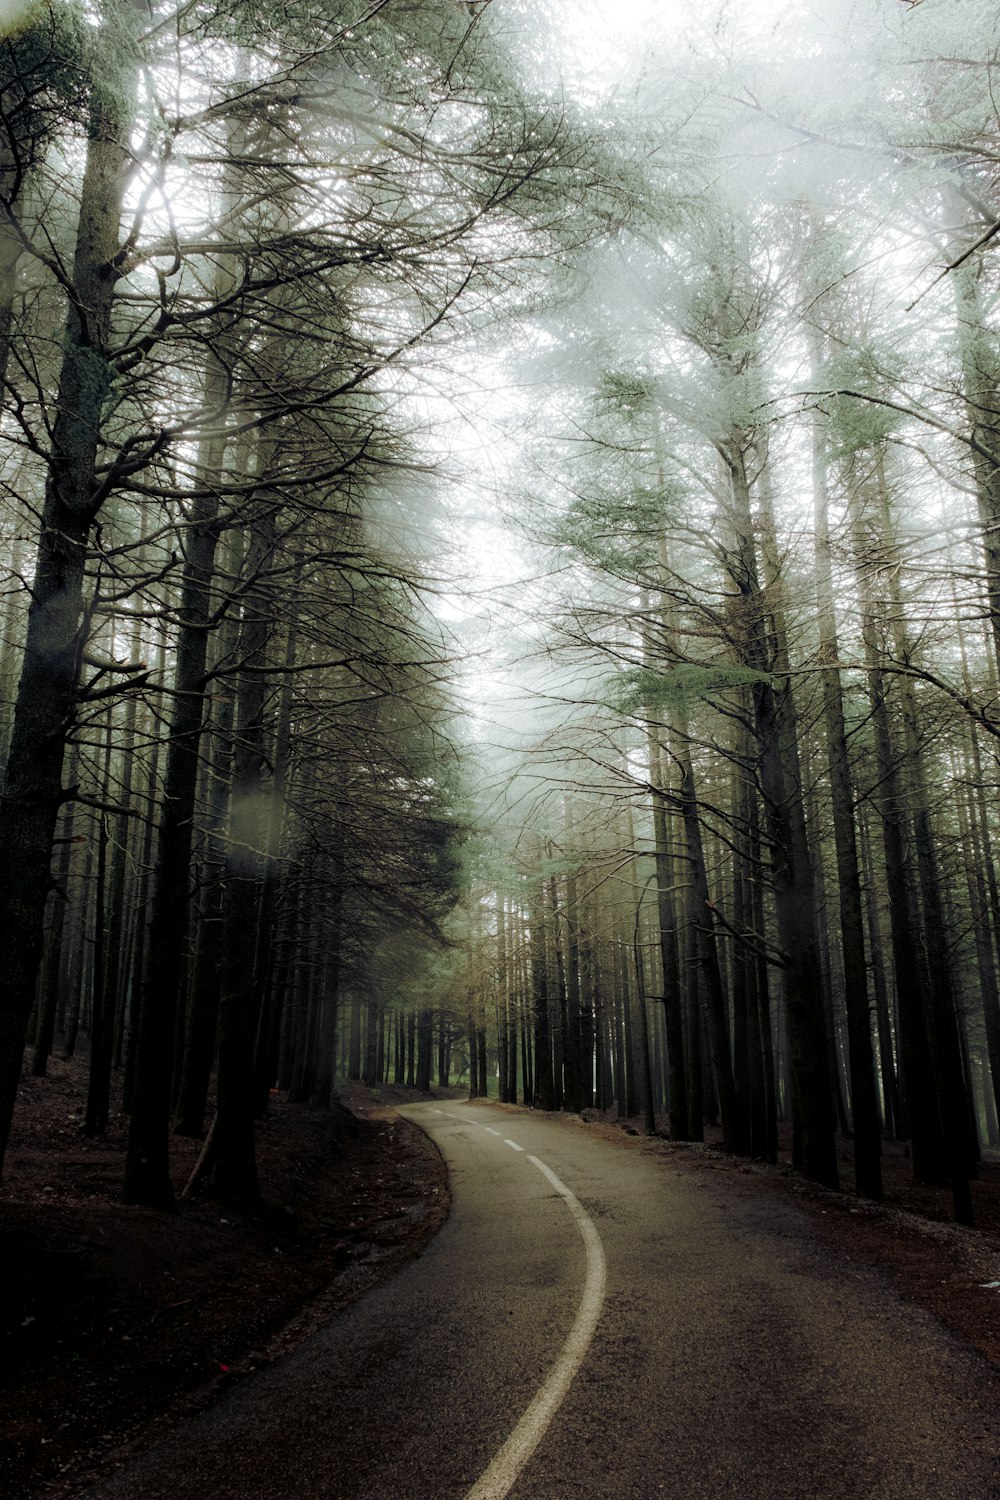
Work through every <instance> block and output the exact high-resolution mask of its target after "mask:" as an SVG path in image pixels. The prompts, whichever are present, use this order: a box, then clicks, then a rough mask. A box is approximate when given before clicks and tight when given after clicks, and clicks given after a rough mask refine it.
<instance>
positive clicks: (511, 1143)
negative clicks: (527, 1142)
mask: <svg viewBox="0 0 1000 1500" xmlns="http://www.w3.org/2000/svg"><path fill="white" fill-rule="evenodd" d="M503 1143H504V1145H505V1146H509V1147H510V1148H511V1150H512V1151H523V1150H524V1147H523V1146H519V1145H518V1144H517V1142H516V1141H509V1140H508V1139H507V1137H506V1136H504V1138H503Z"/></svg>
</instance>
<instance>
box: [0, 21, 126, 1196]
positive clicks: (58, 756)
mask: <svg viewBox="0 0 1000 1500" xmlns="http://www.w3.org/2000/svg"><path fill="white" fill-rule="evenodd" d="M146 15H147V11H146V7H145V6H144V5H143V4H141V3H139V0H108V3H107V4H106V5H105V8H104V18H103V20H102V23H101V28H100V31H99V33H98V35H97V37H96V38H95V48H96V54H97V56H99V57H100V58H101V86H100V87H99V88H95V89H94V90H93V95H92V102H91V117H90V122H89V128H88V138H87V154H86V161H85V164H84V172H83V183H82V186H81V190H80V211H79V218H78V222H77V234H76V247H75V252H74V256H73V275H72V284H71V289H70V304H69V312H68V316H67V322H66V329H65V333H64V338H63V357H62V366H61V369H60V374H59V389H58V393H57V396H56V399H55V403H54V408H53V409H54V412H55V416H54V419H53V426H52V442H51V450H50V453H49V458H48V472H47V477H46V485H45V502H44V508H43V513H42V525H41V532H40V535H39V539H38V550H37V554H36V558H35V568H34V578H33V582H32V589H31V605H30V608H29V611H28V627H27V636H26V640H25V651H24V664H23V667H22V671H21V680H20V683H19V685H18V692H17V702H16V705H15V710H14V726H13V733H12V737H11V745H10V754H9V756H8V760H7V771H6V779H5V784H4V794H3V800H2V802H0V864H2V866H3V869H4V870H5V871H6V878H5V879H4V881H3V882H2V883H0V932H2V933H3V935H4V969H3V987H2V990H0V1168H2V1165H3V1157H4V1153H5V1151H6V1147H7V1142H8V1139H9V1137H10V1127H11V1119H12V1116H13V1110H14V1098H15V1095H16V1093H17V1086H18V1080H19V1078H20V1074H21V1063H22V1058H23V1053H24V1043H25V1033H26V1028H27V1023H28V1016H29V1014H30V1011H31V1007H32V1003H33V1001H34V995H35V981H36V976H37V972H38V963H39V959H40V957H41V950H42V939H43V934H44V925H45V904H46V900H47V897H48V891H49V878H50V876H49V868H50V861H51V856H52V841H53V837H54V835H55V827H56V818H57V816H58V812H59V806H60V802H61V799H62V766H63V754H64V749H65V745H66V739H67V735H68V733H69V730H70V728H71V726H72V723H73V720H74V716H75V712H76V706H77V677H78V665H79V660H80V653H81V649H82V645H83V636H82V629H81V621H82V618H83V609H84V564H85V560H86V551H87V543H88V540H89V536H90V528H91V525H92V523H93V520H94V517H95V515H96V513H97V510H98V508H99V505H100V501H101V494H100V487H99V485H98V481H97V460H98V449H99V445H100V441H101V430H102V423H103V418H104V404H105V400H106V398H107V396H108V393H109V391H110V389H111V382H112V378H113V374H114V371H113V366H112V361H111V358H110V356H109V347H110V338H111V322H112V311H113V307H114V298H115V288H116V285H117V281H118V277H119V274H120V261H119V251H120V248H121V246H120V226H121V220H122V210H123V205H124V200H125V192H126V187H127V183H128V179H129V175H130V172H131V169H132V153H131V148H130V137H131V134H132V128H133V124H134V122H135V116H136V101H137V85H138V75H139V48H138V37H139V33H140V27H141V26H142V24H143V22H144V20H145V18H146Z"/></svg>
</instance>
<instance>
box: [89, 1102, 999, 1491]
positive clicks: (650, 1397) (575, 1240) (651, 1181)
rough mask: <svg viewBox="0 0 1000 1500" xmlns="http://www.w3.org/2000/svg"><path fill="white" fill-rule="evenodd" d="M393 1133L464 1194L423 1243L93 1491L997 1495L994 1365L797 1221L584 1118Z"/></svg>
mask: <svg viewBox="0 0 1000 1500" xmlns="http://www.w3.org/2000/svg"><path fill="white" fill-rule="evenodd" d="M403 1113H404V1114H405V1115H407V1116H408V1117H409V1118H410V1119H413V1120H415V1121H417V1122H418V1123H419V1124H420V1125H422V1126H423V1128H424V1129H426V1130H427V1131H428V1132H429V1133H430V1134H431V1135H432V1136H433V1138H434V1140H435V1141H436V1142H437V1144H438V1146H439V1147H440V1148H441V1150H442V1152H443V1153H444V1156H445V1158H446V1160H447V1162H448V1167H449V1170H450V1173H451V1181H452V1191H453V1209H452V1213H451V1216H450V1218H449V1220H448V1222H447V1224H446V1225H445V1227H444V1228H443V1230H442V1231H441V1233H440V1234H439V1235H438V1236H437V1238H436V1239H435V1240H434V1241H433V1242H432V1244H431V1245H430V1246H429V1248H428V1249H427V1250H426V1251H425V1252H424V1254H423V1255H421V1256H420V1257H419V1258H418V1259H416V1260H414V1261H412V1262H410V1263H409V1264H408V1265H407V1266H406V1267H404V1269H403V1270H402V1271H401V1272H399V1274H398V1275H396V1276H394V1277H393V1278H392V1279H391V1280H389V1281H388V1282H386V1283H384V1284H383V1285H382V1286H381V1287H379V1288H377V1289H376V1290H375V1291H373V1292H371V1293H370V1294H369V1295H367V1296H366V1297H364V1298H363V1299H362V1300H361V1301H360V1302H358V1303H356V1304H355V1305H354V1306H352V1307H350V1308H348V1309H347V1310H346V1311H344V1312H342V1313H341V1314H339V1315H338V1316H337V1317H336V1318H335V1319H334V1320H333V1322H332V1323H331V1324H330V1325H329V1326H328V1327H327V1328H325V1329H322V1330H320V1331H319V1332H317V1333H315V1334H313V1335H312V1336H310V1337H309V1338H308V1339H307V1340H305V1341H304V1342H303V1343H302V1344H301V1345H299V1346H298V1348H296V1349H295V1351H294V1352H293V1353H291V1354H290V1355H288V1356H287V1357H286V1358H284V1359H282V1360H280V1361H279V1362H277V1363H276V1364H274V1365H272V1366H271V1367H270V1368H269V1369H267V1370H265V1371H263V1372H261V1373H260V1374H259V1375H256V1376H254V1377H252V1378H250V1379H248V1380H246V1381H245V1382H243V1383H241V1384H240V1385H238V1386H236V1387H234V1388H233V1389H232V1390H231V1391H229V1392H228V1393H227V1394H226V1395H225V1396H224V1397H222V1398H221V1399H220V1401H219V1402H218V1403H217V1404H216V1405H214V1406H213V1407H212V1409H211V1410H209V1411H206V1412H204V1413H202V1414H201V1415H200V1416H198V1417H197V1418H196V1419H194V1420H192V1421H189V1422H186V1423H184V1424H182V1425H181V1426H179V1427H178V1428H176V1429H175V1430H174V1431H173V1432H172V1433H170V1434H169V1435H167V1436H166V1437H165V1438H163V1439H162V1440H161V1441H159V1442H158V1443H157V1445H156V1446H155V1447H153V1448H151V1449H150V1450H149V1451H148V1452H147V1453H145V1454H144V1455H142V1456H141V1457H140V1458H137V1459H135V1460H133V1461H132V1462H131V1463H130V1464H129V1465H128V1466H127V1467H126V1468H124V1469H122V1470H121V1471H119V1473H118V1474H117V1475H116V1476H115V1477H114V1478H113V1479H111V1480H109V1481H106V1482H104V1483H102V1484H100V1485H99V1486H97V1487H96V1489H93V1490H90V1491H88V1492H87V1493H88V1495H89V1496H91V1497H94V1500H97V1497H99V1500H237V1497H239V1500H265V1497H267V1500H486V1497H487V1496H488V1497H490V1500H493V1497H494V1496H496V1497H498V1500H499V1496H501V1495H502V1494H505V1493H509V1494H510V1496H511V1500H702V1497H704V1500H722V1497H730V1496H732V1497H737V1496H738V1497H740V1500H765V1497H766V1500H807V1497H808V1500H847V1497H858V1500H952V1497H954V1500H990V1497H1000V1466H998V1456H1000V1402H998V1400H997V1396H998V1382H997V1381H996V1380H995V1378H994V1377H993V1375H992V1372H991V1370H990V1368H989V1367H988V1366H987V1364H986V1363H985V1361H983V1360H982V1359H981V1358H980V1357H979V1356H978V1355H977V1354H975V1353H974V1352H973V1351H970V1350H968V1349H967V1348H966V1347H965V1346H964V1345H962V1344H960V1343H958V1342H957V1341H956V1340H954V1339H953V1338H952V1337H951V1336H950V1335H949V1334H947V1333H946V1332H945V1331H944V1330H943V1329H942V1328H940V1327H939V1326H938V1325H937V1323H936V1322H935V1321H934V1320H933V1319H932V1318H930V1317H929V1316H927V1315H925V1314H924V1313H922V1312H920V1311H919V1310H917V1309H915V1308H913V1307H910V1306H909V1305H908V1304H906V1303H904V1302H902V1301H901V1300H900V1298H899V1297H898V1295H897V1294H896V1293H895V1291H894V1290H893V1289H892V1287H891V1285H890V1283H889V1282H888V1281H887V1280H885V1279H883V1278H882V1277H881V1276H880V1275H879V1274H877V1273H876V1272H874V1271H872V1270H870V1269H868V1268H866V1267H864V1266H860V1265H857V1264H855V1263H852V1262H851V1261H849V1260H847V1259H845V1258H841V1257H835V1256H834V1254H833V1252H831V1251H829V1250H828V1249H826V1248H821V1247H820V1246H819V1244H818V1242H817V1241H816V1240H815V1238H814V1236H813V1234H812V1232H811V1227H810V1220H809V1219H808V1217H807V1216H806V1215H804V1214H803V1213H801V1212H800V1211H799V1210H798V1209H796V1208H795V1206H794V1205H792V1204H789V1203H785V1202H783V1201H778V1200H776V1199H775V1198H773V1197H772V1196H771V1195H766V1196H765V1195H760V1196H759V1195H756V1194H754V1193H753V1192H752V1191H750V1190H743V1191H740V1192H737V1193H733V1192H732V1191H730V1192H729V1193H728V1194H727V1190H726V1184H727V1181H728V1182H730V1183H731V1180H732V1179H731V1178H729V1177H728V1175H725V1176H724V1175H723V1174H721V1173H720V1174H718V1179H716V1176H715V1174H711V1173H705V1174H698V1173H690V1172H680V1171H677V1170H676V1169H674V1168H672V1167H671V1166H670V1164H669V1162H668V1161H667V1160H665V1159H664V1157H663V1156H662V1155H654V1154H652V1153H645V1152H643V1151H641V1150H634V1149H632V1150H630V1149H626V1148H625V1147H624V1145H618V1144H616V1143H615V1142H612V1141H607V1140H604V1139H602V1138H599V1137H597V1136H596V1135H595V1134H594V1133H593V1132H592V1131H588V1128H587V1126H585V1125H583V1124H582V1123H575V1122H571V1121H568V1120H564V1121H553V1120H551V1119H546V1118H545V1116H536V1115H533V1114H531V1113H529V1112H517V1113H512V1112H507V1111H501V1110H497V1109H494V1108H491V1107H490V1106H489V1105H486V1104H482V1103H480V1104H471V1105H465V1104H457V1103H453V1102H447V1103H440V1104H439V1105H434V1104H430V1103H428V1104H420V1105H415V1106H412V1107H409V1108H407V1109H406V1110H404V1111H403ZM510 1142H513V1145H512V1144H510ZM515 1146H520V1147H521V1148H523V1149H521V1150H517V1149H515ZM543 1167H545V1168H547V1169H548V1171H547V1173H546V1172H544V1171H543V1169H542V1168H543ZM567 1345H568V1346H569V1347H567ZM553 1371H555V1372H556V1380H555V1383H554V1384H553V1383H552V1380H551V1377H552V1372H553ZM574 1371H575V1373H574ZM560 1373H561V1376H562V1382H561V1386H560V1384H559V1379H558V1377H559V1375H560ZM562 1387H567V1388H566V1389H565V1393H564V1396H563V1390H562ZM540 1391H541V1392H542V1393H543V1394H542V1397H541V1405H542V1406H543V1407H544V1402H545V1396H546V1394H547V1396H548V1398H549V1407H550V1408H555V1409H554V1410H545V1409H543V1410H541V1411H539V1404H540V1401H539V1392H540ZM533 1403H534V1405H533ZM526 1411H529V1412H533V1413H534V1420H533V1421H531V1422H529V1426H530V1427H531V1431H530V1432H529V1433H528V1435H527V1437H526V1439H525V1441H524V1442H522V1443H521V1444H520V1448H519V1450H518V1452H517V1453H515V1454H514V1455H513V1456H512V1457H510V1456H509V1461H508V1460H505V1459H503V1458H501V1460H500V1463H499V1470H500V1474H499V1478H497V1477H496V1475H497V1467H498V1466H497V1462H496V1460H497V1455H498V1453H502V1450H504V1445H505V1444H506V1443H508V1440H509V1439H510V1437H511V1434H512V1433H513V1432H515V1431H521V1432H522V1433H523V1420H522V1419H524V1415H525V1412H526ZM519 1423H521V1424H522V1427H521V1428H519ZM547 1424H548V1425H547ZM532 1444H536V1446H534V1448H533V1451H531V1449H532ZM525 1448H527V1450H528V1452H529V1455H530V1456H526V1455H525ZM522 1464H523V1467H519V1466H520V1465H522ZM484 1475H485V1476H486V1479H485V1481H484V1480H483V1476H484ZM515 1476H516V1477H515ZM511 1480H512V1481H513V1482H512V1483H511ZM505 1485H506V1486H509V1488H507V1489H505V1488H504V1486H505Z"/></svg>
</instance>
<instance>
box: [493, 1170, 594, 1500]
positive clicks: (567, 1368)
mask: <svg viewBox="0 0 1000 1500" xmlns="http://www.w3.org/2000/svg"><path fill="white" fill-rule="evenodd" d="M507 1145H508V1146H513V1145H514V1142H513V1141H508V1142H507ZM516 1149H517V1150H518V1151H521V1150H523V1149H524V1148H523V1147H521V1146H518V1147H517V1148H516ZM528 1160H529V1161H530V1162H531V1163H532V1164H533V1165H534V1166H536V1167H537V1168H538V1170H539V1172H541V1174H542V1176H543V1177H546V1178H548V1180H549V1182H550V1183H551V1184H552V1186H553V1187H554V1188H555V1190H556V1192H557V1193H559V1194H561V1196H562V1197H563V1198H565V1200H566V1203H567V1205H568V1207H569V1211H570V1213H571V1214H572V1215H573V1217H574V1219H575V1220H576V1227H577V1228H578V1229H579V1231H580V1234H581V1236H582V1237H583V1243H584V1248H585V1249H586V1252H587V1274H586V1279H585V1280H584V1284H583V1296H582V1297H581V1298H580V1306H579V1308H578V1309H577V1314H576V1320H575V1322H574V1324H573V1327H572V1328H571V1329H570V1331H569V1337H568V1338H567V1340H566V1342H565V1344H564V1345H563V1349H562V1353H561V1354H560V1356H559V1358H558V1359H557V1360H556V1362H555V1364H554V1365H553V1367H552V1369H551V1370H550V1371H549V1374H548V1377H547V1379H546V1381H545V1384H544V1385H543V1386H542V1387H541V1388H540V1390H539V1391H538V1393H537V1395H536V1396H535V1398H534V1400H533V1401H532V1403H531V1405H530V1406H529V1407H528V1409H527V1411H526V1412H525V1413H524V1416H523V1417H522V1418H521V1420H520V1422H518V1424H517V1426H516V1427H515V1428H514V1431H513V1432H512V1433H511V1435H510V1437H509V1438H508V1439H507V1441H506V1442H505V1443H504V1445H503V1447H502V1448H501V1449H500V1452H499V1453H498V1454H497V1456H496V1458H495V1459H494V1460H493V1462H492V1463H491V1464H490V1466H489V1468H488V1469H487V1470H486V1472H485V1474H483V1475H482V1476H481V1477H480V1479H479V1480H477V1482H476V1483H475V1484H474V1485H473V1486H472V1489H471V1490H470V1491H469V1493H468V1494H467V1495H466V1497H465V1500H504V1496H505V1495H507V1494H508V1493H509V1492H510V1490H511V1489H512V1488H513V1486H514V1484H515V1483H516V1481H517V1479H518V1477H519V1475H520V1473H521V1470H522V1469H523V1468H524V1466H525V1464H526V1463H527V1462H528V1459H529V1458H530V1457H531V1455H532V1454H533V1453H534V1451H535V1449H536V1448H537V1447H538V1445H539V1443H540V1442H541V1441H542V1438H543V1437H544V1436H545V1434H546V1432H547V1431H548V1429H549V1425H550V1424H551V1422H552V1418H553V1417H554V1416H555V1414H556V1412H557V1411H558V1410H559V1408H560V1406H561V1405H562V1403H563V1401H564V1400H565V1399H566V1392H567V1391H568V1390H569V1388H570V1385H571V1384H572V1381H573V1377H574V1375H575V1374H576V1372H577V1370H578V1369H579V1368H580V1366H581V1365H582V1364H583V1361H584V1358H585V1356H586V1353H587V1350H588V1349H589V1348H590V1343H591V1340H592V1339H593V1337H594V1330H595V1329H596V1328H597V1323H598V1320H599V1318H600V1316H601V1308H602V1307H603V1306H604V1286H605V1282H606V1279H607V1264H606V1262H605V1259H604V1246H603V1245H602V1244H601V1237H600V1235H599V1234H598V1233H597V1230H596V1228H595V1227H594V1223H593V1220H592V1219H591V1218H590V1216H589V1214H588V1213H587V1211H586V1209H585V1208H584V1207H583V1205H582V1204H581V1203H580V1201H579V1199H578V1198H576V1197H575V1195H574V1194H573V1193H571V1192H570V1190H569V1188H568V1187H567V1186H566V1184H565V1183H564V1182H560V1180H559V1178H558V1177H557V1176H556V1174H555V1173H554V1172H553V1171H551V1169H550V1168H549V1167H547V1166H546V1165H545V1163H544V1162H543V1161H539V1160H538V1157H537V1156H529V1157H528Z"/></svg>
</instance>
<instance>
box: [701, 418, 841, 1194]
mask: <svg viewBox="0 0 1000 1500" xmlns="http://www.w3.org/2000/svg"><path fill="white" fill-rule="evenodd" d="M745 450H746V445H745V443H744V442H743V440H742V437H741V435H739V434H737V435H736V436H734V438H733V439H732V440H731V442H730V444H729V445H728V448H727V453H728V459H727V462H728V471H729V479H730V505H729V507H728V519H729V523H730V531H731V541H730V544H729V548H728V552H727V567H728V569H729V573H730V576H731V578H732V580H733V583H734V584H735V585H736V588H737V591H738V592H737V595H736V597H735V598H734V599H733V600H732V628H733V635H734V641H735V643H736V645H737V649H738V650H739V652H740V654H741V656H742V658H743V660H744V661H745V663H746V665H747V666H749V667H751V668H752V669H753V670H754V671H755V672H757V673H759V677H758V678H757V680H756V681H754V683H753V684H752V688H751V692H752V697H753V710H754V728H755V732H756V737H757V746H758V770H759V776H760V787H761V793H762V795H763V799H764V808H765V816H766V822H767V833H768V841H769V846H770V850H769V852H770V863H771V879H772V888H773V892H774V911H775V919H776V925H777V933H778V942H779V945H780V947H781V950H782V953H783V959H784V967H783V978H784V995H785V1016H786V1021H787V1027H788V1043H789V1058H790V1063H791V1068H792V1073H793V1075H794V1088H795V1098H796V1102H797V1116H796V1119H797V1134H798V1142H797V1145H798V1150H797V1153H796V1154H797V1156H798V1157H799V1159H800V1160H801V1167H802V1171H803V1172H804V1174H805V1175H806V1177H808V1178H810V1179H811V1180H812V1181H814V1182H820V1183H823V1184H825V1185H826V1186H828V1187H836V1186H837V1184H838V1181H839V1174H838V1170H837V1149H836V1138H835V1134H834V1121H833V1108H832V1092H831V1079H830V1069H829V1055H828V1051H827V1035H826V1021H825V1017H824V1013H823V984H822V972H821V968H820V959H819V949H818V944H817V937H816V902H815V893H814V887H813V876H812V868H811V864H810V859H809V848H808V843H807V839H806V823H805V813H804V809H803V805H802V787H801V776H800V772H799V766H798V756H797V751H796V740H795V720H794V705H793V701H792V696H791V685H790V681H789V679H788V676H787V661H784V660H782V658H783V657H785V655H786V653H785V651H784V649H783V648H780V647H779V643H778V642H776V640H775V633H774V614H775V608H776V606H775V603H774V602H773V601H770V600H768V601H765V600H764V599H763V598H762V590H761V586H760V581H759V576H758V566H757V556H756V544H755V529H756V528H755V526H754V518H753V513H752V507H751V500H750V486H749V482H748V479H747V472H746V465H745V457H746V452H745ZM766 529H769V528H766Z"/></svg>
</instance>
